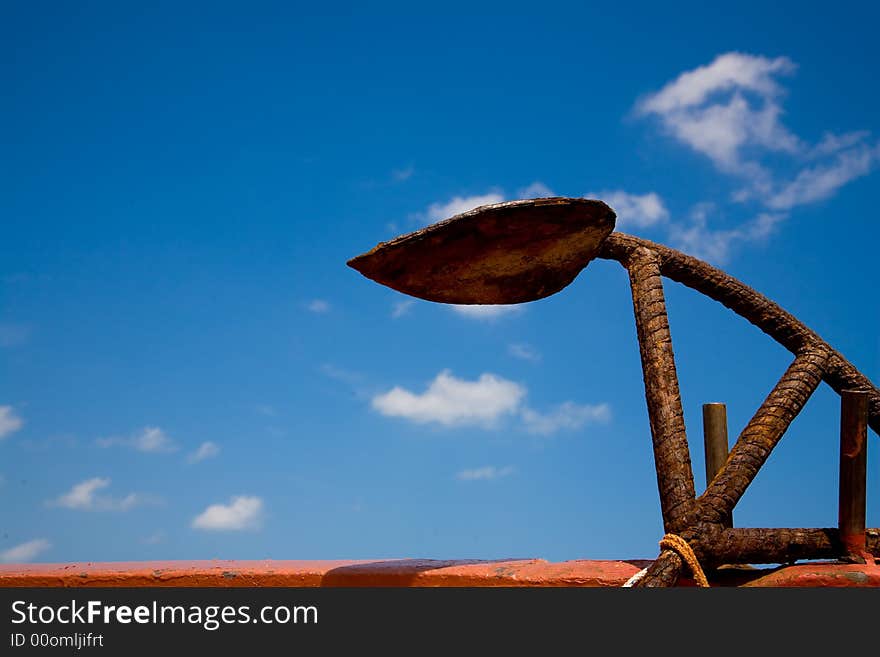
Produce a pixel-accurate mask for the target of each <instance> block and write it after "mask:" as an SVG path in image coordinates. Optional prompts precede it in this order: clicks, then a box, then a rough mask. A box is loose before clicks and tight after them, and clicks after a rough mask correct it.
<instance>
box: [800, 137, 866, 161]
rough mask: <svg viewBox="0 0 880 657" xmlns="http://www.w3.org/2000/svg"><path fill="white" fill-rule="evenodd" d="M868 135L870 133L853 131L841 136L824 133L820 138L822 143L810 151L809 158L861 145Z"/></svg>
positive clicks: (832, 153)
mask: <svg viewBox="0 0 880 657" xmlns="http://www.w3.org/2000/svg"><path fill="white" fill-rule="evenodd" d="M870 135H871V133H870V132H869V131H867V130H854V131H853V132H845V133H844V134H842V135H838V134H835V133H833V132H826V133H825V134H824V135H823V136H822V141H820V142H819V143H818V144H816V145H815V146H813V148H812V149H811V150H810V157H823V156H826V155H834V154H835V153H837V152H839V151H842V150H844V149H847V148H851V147H853V146H855V145H857V144H860V143H862V142H863V141H865V139H867V138H868V137H869V136H870Z"/></svg>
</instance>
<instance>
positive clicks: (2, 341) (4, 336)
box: [0, 322, 31, 347]
mask: <svg viewBox="0 0 880 657" xmlns="http://www.w3.org/2000/svg"><path fill="white" fill-rule="evenodd" d="M30 334H31V330H30V327H28V326H25V325H24V324H10V323H7V322H0V347H17V346H19V345H22V344H24V343H25V342H27V340H28V337H29V336H30Z"/></svg>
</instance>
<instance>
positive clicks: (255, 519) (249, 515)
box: [192, 495, 263, 531]
mask: <svg viewBox="0 0 880 657" xmlns="http://www.w3.org/2000/svg"><path fill="white" fill-rule="evenodd" d="M262 522H263V500H262V499H260V498H259V497H256V496H253V495H238V496H236V497H233V498H232V499H231V500H230V503H229V504H212V505H211V506H209V507H208V508H207V509H205V510H204V511H202V513H200V514H199V515H197V516H196V517H195V518H194V519H193V521H192V526H193V528H194V529H204V530H208V531H244V530H253V529H259V528H260V526H261V525H262Z"/></svg>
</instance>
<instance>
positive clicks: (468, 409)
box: [372, 370, 526, 427]
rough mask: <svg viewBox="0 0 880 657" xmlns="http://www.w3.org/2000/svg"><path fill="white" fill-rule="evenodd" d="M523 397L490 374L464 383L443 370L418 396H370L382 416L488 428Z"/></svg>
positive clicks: (517, 389)
mask: <svg viewBox="0 0 880 657" xmlns="http://www.w3.org/2000/svg"><path fill="white" fill-rule="evenodd" d="M525 394H526V390H525V388H524V387H523V386H521V385H519V384H518V383H514V382H513V381H508V380H506V379H502V378H501V377H498V376H495V375H494V374H482V375H480V378H479V379H477V380H476V381H465V380H463V379H458V378H456V377H454V376H453V375H452V374H451V373H450V372H449V371H448V370H444V371H442V372H440V374H438V375H437V377H436V378H435V379H434V380H433V381H432V382H431V384H430V385H429V386H428V389H427V390H426V391H425V392H423V393H422V394H415V393H412V392H410V391H409V390H404V389H403V388H400V387H395V388H393V389H392V390H390V391H388V392H386V393H384V394H381V395H377V396H375V397H373V400H372V404H373V408H375V409H376V410H377V411H379V412H380V413H382V415H387V416H390V417H402V418H405V419H407V420H411V421H413V422H416V423H419V424H425V423H429V422H437V423H439V424H442V425H444V426H481V427H492V426H494V425H495V424H496V423H497V421H498V420H499V419H500V418H501V417H503V416H505V415H511V414H513V413H515V412H516V410H517V408H518V407H519V405H520V402H521V401H522V399H523V397H524V396H525Z"/></svg>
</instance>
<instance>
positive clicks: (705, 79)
mask: <svg viewBox="0 0 880 657" xmlns="http://www.w3.org/2000/svg"><path fill="white" fill-rule="evenodd" d="M794 68H795V66H794V64H793V63H792V61H791V60H790V59H788V58H786V57H777V58H775V59H769V58H766V57H760V56H755V55H748V54H744V53H737V52H730V53H725V54H723V55H719V56H718V57H716V58H715V60H714V61H713V62H712V63H711V64H709V65H707V66H701V67H698V68H696V69H694V70H692V71H687V72H685V73H682V74H681V75H679V76H678V77H677V78H676V79H675V80H673V81H672V82H669V83H668V84H666V85H665V86H664V87H663V88H662V89H661V90H660V91H658V92H656V93H654V94H650V95H649V96H647V97H646V98H644V99H642V100H641V101H640V102H639V103H638V104H637V106H636V109H637V111H638V112H640V113H641V114H652V115H656V116H657V117H659V118H660V120H661V122H662V124H663V126H664V127H665V128H666V129H667V131H668V132H670V133H671V134H672V136H674V137H675V138H677V139H678V140H679V141H681V142H683V143H685V144H687V145H688V146H690V147H691V148H693V149H694V150H695V151H697V152H699V153H702V154H703V155H706V156H707V157H709V158H710V159H711V160H712V161H713V162H714V163H715V165H716V166H718V167H719V168H720V169H721V170H723V171H727V172H730V173H742V174H746V175H748V176H749V177H756V176H757V177H760V176H761V175H762V173H763V169H762V168H760V167H758V166H757V165H756V164H755V163H754V162H751V161H748V160H745V159H743V150H744V149H745V148H746V147H750V146H759V147H762V148H766V149H769V150H772V151H782V152H789V153H794V152H797V151H798V150H800V148H801V146H802V144H801V142H800V140H799V139H798V138H797V136H795V135H793V134H792V133H791V132H789V131H788V130H787V129H786V128H785V126H783V125H782V124H781V123H780V122H779V116H780V114H781V112H782V110H781V107H780V105H779V103H778V98H779V97H780V96H781V95H782V91H783V90H782V88H781V87H780V85H779V84H778V83H777V81H776V79H775V78H776V76H778V75H782V74H786V73H791V72H792V71H794Z"/></svg>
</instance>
